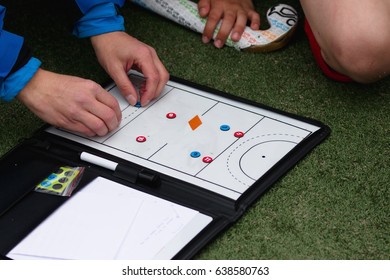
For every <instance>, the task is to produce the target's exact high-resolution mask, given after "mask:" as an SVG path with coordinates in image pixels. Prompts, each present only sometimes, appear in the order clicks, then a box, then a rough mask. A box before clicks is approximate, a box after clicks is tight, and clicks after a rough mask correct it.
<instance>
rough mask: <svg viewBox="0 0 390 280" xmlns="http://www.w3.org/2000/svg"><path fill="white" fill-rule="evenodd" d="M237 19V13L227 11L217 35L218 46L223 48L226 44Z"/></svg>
mask: <svg viewBox="0 0 390 280" xmlns="http://www.w3.org/2000/svg"><path fill="white" fill-rule="evenodd" d="M235 21H236V14H235V13H233V12H229V11H227V12H225V14H224V16H223V20H222V24H221V27H220V29H219V31H218V34H217V36H216V37H215V41H214V45H215V46H216V47H217V48H222V47H223V45H224V44H225V41H226V39H227V38H228V36H229V34H230V32H231V30H232V28H233V26H234V24H235Z"/></svg>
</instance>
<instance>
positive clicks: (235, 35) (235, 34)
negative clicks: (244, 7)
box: [231, 11, 247, 42]
mask: <svg viewBox="0 0 390 280" xmlns="http://www.w3.org/2000/svg"><path fill="white" fill-rule="evenodd" d="M246 22H247V17H246V14H245V13H244V12H243V11H239V12H238V13H237V18H236V22H235V24H234V27H233V29H232V33H231V39H232V40H233V41H235V42H238V41H239V40H240V39H241V36H242V33H243V32H244V30H245V27H246Z"/></svg>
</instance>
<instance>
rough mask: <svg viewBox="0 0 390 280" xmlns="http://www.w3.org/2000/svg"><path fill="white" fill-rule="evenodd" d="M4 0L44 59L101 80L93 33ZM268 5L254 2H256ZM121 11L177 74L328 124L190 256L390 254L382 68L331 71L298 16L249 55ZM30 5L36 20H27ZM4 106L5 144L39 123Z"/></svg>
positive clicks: (387, 85) (132, 10)
mask: <svg viewBox="0 0 390 280" xmlns="http://www.w3.org/2000/svg"><path fill="white" fill-rule="evenodd" d="M4 2H9V3H4V4H3V5H5V6H8V4H9V5H10V6H9V7H11V6H13V7H18V11H19V10H20V9H22V8H23V9H24V10H23V12H24V16H23V17H22V18H18V17H16V15H17V13H16V12H17V11H12V12H11V11H10V12H11V18H10V19H11V20H12V21H11V22H10V23H7V25H8V26H9V27H10V28H12V29H13V30H12V31H15V32H16V31H17V33H20V34H24V35H26V38H27V41H29V42H30V45H31V46H32V47H33V49H34V54H35V55H36V56H37V57H39V58H40V59H41V60H42V61H43V66H44V67H45V68H46V69H49V70H52V71H56V72H60V73H67V74H73V75H79V76H82V77H85V78H91V79H93V80H95V81H97V82H99V83H103V82H104V81H106V79H107V78H108V77H107V75H106V74H105V73H104V71H103V70H102V69H101V68H100V67H99V65H98V63H97V62H96V59H95V57H94V54H93V51H92V49H91V47H90V45H89V42H88V40H78V39H76V38H73V37H72V36H71V35H69V34H68V33H67V30H66V29H65V28H64V27H63V25H62V24H61V23H59V22H57V21H56V17H55V16H54V15H50V14H49V15H48V14H47V13H46V12H45V10H39V7H40V5H41V4H39V2H40V1H31V2H30V1H28V2H26V1H21V0H13V1H4ZM285 3H288V4H293V5H294V6H296V7H298V6H299V5H298V2H297V1H286V2H285ZM272 4H273V3H272V1H257V2H256V5H257V7H259V9H260V10H263V7H266V8H268V7H269V6H270V5H272ZM123 14H124V16H125V17H126V26H127V30H128V32H129V33H130V34H133V35H135V36H136V37H137V38H139V39H140V40H141V41H144V42H145V43H148V44H150V45H152V46H153V47H155V49H156V50H157V53H158V55H159V57H160V58H161V60H162V61H163V62H164V64H165V65H166V67H167V69H168V70H169V71H170V73H171V74H172V75H174V76H178V77H181V78H185V79H188V80H191V81H194V82H197V83H200V84H202V85H207V86H210V87H213V88H216V89H218V90H222V91H226V92H229V93H232V94H234V95H238V96H241V97H244V98H247V99H250V100H253V101H256V102H260V103H264V104H266V105H268V106H273V107H275V108H277V109H282V110H285V111H288V112H291V113H296V114H299V115H302V116H306V117H311V118H315V119H318V120H320V121H323V122H324V123H326V124H327V125H329V126H330V127H331V129H332V134H331V135H330V137H329V138H328V139H327V140H326V141H325V142H324V143H323V144H321V145H319V146H318V147H317V148H315V149H314V151H313V152H312V153H310V154H309V155H308V156H307V157H306V158H304V159H303V160H302V161H301V162H300V163H299V164H298V165H297V166H296V167H295V168H293V169H292V170H291V171H290V172H288V174H287V175H286V176H284V177H283V178H282V179H281V180H279V181H278V182H277V183H276V184H275V185H274V186H273V187H272V188H271V189H270V191H269V192H267V193H266V194H265V195H264V196H263V197H261V198H260V199H259V200H258V201H257V202H256V203H255V204H254V205H253V206H252V207H250V208H249V209H248V211H247V213H245V215H244V216H243V217H242V218H241V219H240V220H239V221H238V222H237V223H235V224H234V225H233V226H232V227H231V228H229V229H228V230H227V231H225V232H224V233H222V234H221V235H219V236H218V237H217V238H216V239H215V240H213V242H211V243H210V244H209V245H208V246H206V247H205V248H204V249H203V250H202V251H201V252H200V253H199V254H198V255H197V256H196V258H198V259H389V258H390V237H389V234H388V232H389V229H390V218H389V217H390V205H389V201H390V194H389V185H390V184H389V179H390V175H389V172H388V167H389V166H390V145H389V135H390V134H389V130H390V116H389V114H388V111H389V110H388V108H389V105H390V90H389V89H390V80H389V79H386V80H384V81H381V82H379V83H375V84H373V85H368V86H362V85H357V84H340V83H336V82H333V81H331V80H329V79H327V78H326V77H324V76H323V75H322V73H321V72H320V71H319V70H318V68H317V66H316V64H315V62H314V60H313V58H312V55H311V53H310V49H309V45H308V42H307V40H306V38H305V35H304V33H303V30H302V25H300V28H299V30H298V32H297V34H296V36H295V37H294V39H293V41H292V42H291V44H290V45H289V46H287V47H286V48H285V49H283V50H281V51H278V52H274V53H269V54H252V53H245V52H238V51H236V50H234V49H232V48H223V49H221V50H218V49H215V48H214V47H213V46H212V45H211V44H208V45H203V44H202V43H201V36H200V35H199V34H196V33H194V32H191V31H189V30H187V29H185V28H183V27H180V26H178V25H176V24H174V23H172V22H170V21H168V20H165V19H162V18H161V17H159V16H157V15H153V14H151V13H149V12H147V11H144V10H142V9H140V8H138V7H135V6H132V5H129V4H127V5H126V7H125V8H124V9H123ZM34 15H38V16H41V20H40V21H37V22H35V23H34V24H31V23H30V24H28V22H31V19H32V18H34ZM301 16H302V14H301ZM7 19H9V18H8V15H7V17H6V20H7ZM37 26H38V27H37ZM0 111H1V112H0V131H1V133H0V143H1V144H0V153H1V154H3V153H4V152H6V151H7V150H8V149H10V148H11V147H13V146H14V145H15V144H16V143H17V142H18V139H20V138H23V137H28V136H29V135H31V133H32V132H33V131H34V130H35V129H37V128H39V127H40V126H41V125H42V122H41V121H40V120H38V119H37V118H36V117H35V116H34V115H32V114H31V113H30V112H29V111H28V110H27V109H26V108H25V107H23V106H22V105H21V104H19V103H18V102H17V101H15V102H12V103H11V104H5V103H0Z"/></svg>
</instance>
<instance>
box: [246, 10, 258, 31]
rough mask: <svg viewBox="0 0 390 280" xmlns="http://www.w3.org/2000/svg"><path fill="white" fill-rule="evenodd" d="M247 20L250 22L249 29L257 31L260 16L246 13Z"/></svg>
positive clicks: (254, 13) (253, 12)
mask: <svg viewBox="0 0 390 280" xmlns="http://www.w3.org/2000/svg"><path fill="white" fill-rule="evenodd" d="M248 18H249V20H250V22H251V25H250V27H251V28H252V29H253V30H259V29H260V15H259V14H258V13H257V12H255V11H250V12H249V13H248Z"/></svg>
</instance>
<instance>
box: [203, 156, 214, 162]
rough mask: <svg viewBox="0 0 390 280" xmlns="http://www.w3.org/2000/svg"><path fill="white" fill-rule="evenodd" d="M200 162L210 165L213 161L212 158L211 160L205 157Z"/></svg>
mask: <svg viewBox="0 0 390 280" xmlns="http://www.w3.org/2000/svg"><path fill="white" fill-rule="evenodd" d="M202 160H203V162H204V163H210V162H212V161H213V158H212V157H209V156H206V157H204V158H203V159H202Z"/></svg>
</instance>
